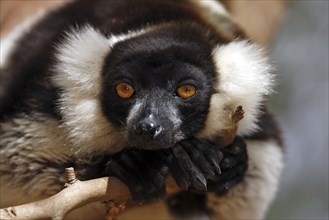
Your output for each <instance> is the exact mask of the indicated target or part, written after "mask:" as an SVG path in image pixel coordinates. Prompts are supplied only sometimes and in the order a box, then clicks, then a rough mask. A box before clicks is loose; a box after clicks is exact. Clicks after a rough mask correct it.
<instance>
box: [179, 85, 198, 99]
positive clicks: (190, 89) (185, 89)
mask: <svg viewBox="0 0 329 220" xmlns="http://www.w3.org/2000/svg"><path fill="white" fill-rule="evenodd" d="M195 93H196V88H195V86H192V85H188V84H187V85H182V86H180V87H178V89H177V95H178V96H180V97H181V98H183V99H188V98H191V97H192V96H194V94H195Z"/></svg>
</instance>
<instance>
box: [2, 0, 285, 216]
mask: <svg viewBox="0 0 329 220" xmlns="http://www.w3.org/2000/svg"><path fill="white" fill-rule="evenodd" d="M210 8H211V15H212V16H208V13H207V11H208V10H209V9H210ZM43 16H44V19H42V20H41V21H40V22H37V23H35V22H28V23H29V25H27V26H28V27H30V28H31V29H29V28H28V27H27V26H22V27H24V28H23V29H21V30H23V31H17V30H18V29H17V30H16V31H14V32H13V34H10V35H8V37H7V38H6V40H1V46H2V45H3V43H4V42H11V41H12V40H14V41H15V43H11V44H8V45H9V46H8V47H7V49H6V51H7V52H5V53H1V72H2V75H4V74H6V75H17V76H21V77H18V78H19V80H17V82H15V83H11V84H10V86H11V87H10V89H8V90H7V89H6V90H4V91H6V93H5V94H1V96H0V99H1V100H0V102H1V104H2V106H1V134H0V135H1V136H0V156H1V160H0V161H1V166H0V169H1V178H0V181H1V182H0V184H1V195H0V196H1V198H2V199H1V206H9V205H17V204H20V203H24V202H28V201H31V200H35V199H40V198H44V197H46V196H49V195H52V194H54V193H56V192H57V191H58V190H60V189H61V187H62V184H63V183H64V179H63V169H64V168H65V167H67V166H77V167H79V169H78V174H77V175H78V177H79V178H80V179H88V178H94V177H95V176H97V174H95V173H93V172H95V170H96V171H98V169H101V168H100V166H99V164H100V163H101V162H100V161H102V160H103V159H104V158H103V156H104V155H112V154H113V153H116V152H119V151H120V150H122V149H126V148H127V147H128V146H129V147H131V146H130V145H131V142H130V141H129V138H128V136H129V129H128V127H127V126H126V124H131V123H133V122H134V121H136V120H137V119H136V118H135V116H136V115H140V114H141V112H142V111H143V110H144V109H145V106H146V103H148V101H149V100H150V99H149V98H148V97H147V96H145V97H144V98H141V99H139V101H138V102H136V104H135V105H134V107H133V108H131V109H129V110H122V109H121V108H116V109H119V110H120V112H118V116H119V117H115V118H110V119H109V117H113V114H112V115H110V116H109V114H108V112H107V110H106V109H108V108H106V107H107V106H106V105H105V107H104V96H105V97H107V95H108V94H109V93H108V92H104V90H105V89H104V88H107V87H110V85H107V84H106V83H105V84H104V82H103V81H104V78H105V79H106V80H107V79H108V80H112V79H111V78H106V74H107V72H106V71H112V69H111V68H110V67H111V65H110V64H113V65H114V64H115V65H119V63H120V62H121V60H120V59H121V57H124V56H126V55H127V54H128V55H130V52H131V53H132V52H134V51H138V50H141V51H144V52H145V51H146V52H147V53H149V54H152V53H153V50H155V49H156V50H158V51H162V50H165V49H166V48H164V47H165V46H166V45H170V46H172V45H178V46H182V45H183V46H184V47H185V43H182V42H184V40H186V39H187V40H188V41H189V42H190V44H188V45H189V47H190V48H191V51H192V52H190V51H189V52H185V53H186V54H183V55H181V56H179V58H178V60H179V59H181V57H186V59H187V60H188V62H192V63H195V62H197V61H196V60H200V63H198V64H197V65H199V66H202V68H203V69H206V71H205V72H207V74H206V76H207V77H206V79H207V80H208V81H209V82H207V83H205V84H207V89H208V90H207V93H205V94H204V96H203V97H205V98H204V99H202V100H206V101H205V103H206V104H199V106H200V108H201V110H200V112H201V113H200V114H198V115H196V116H195V117H194V115H193V114H192V116H193V117H189V118H188V119H185V120H183V119H181V118H180V116H181V115H182V114H184V111H183V110H181V109H178V108H175V106H174V105H171V104H170V105H167V106H165V107H167V109H166V110H165V111H166V112H170V113H171V114H170V117H166V118H169V119H170V120H171V121H175V123H174V124H175V125H176V126H177V128H175V129H173V130H175V131H177V132H175V134H174V139H175V140H176V141H181V140H183V139H184V138H186V137H187V136H189V135H191V134H193V135H194V136H197V137H202V138H205V139H207V140H210V141H212V140H215V138H217V136H218V133H219V132H220V131H221V130H222V129H223V128H225V126H227V124H228V121H227V118H229V116H230V114H231V113H232V112H230V111H229V110H228V109H235V108H236V107H237V106H240V105H241V106H243V109H244V111H245V115H244V119H243V120H242V121H241V122H240V123H239V130H238V135H240V136H242V137H244V139H246V140H247V152H248V157H249V160H248V164H249V166H248V170H247V173H246V176H245V178H244V179H243V180H242V182H241V183H240V184H238V185H236V186H234V187H233V188H230V187H231V186H228V188H230V190H229V191H228V193H226V194H224V195H223V192H221V193H219V192H220V190H219V191H218V192H217V193H216V192H212V193H209V194H201V195H198V196H195V197H194V196H193V195H192V194H190V193H188V196H178V197H177V199H178V202H177V201H176V203H175V204H176V205H177V204H179V203H182V202H184V203H185V202H188V201H185V200H184V199H186V198H187V200H189V199H191V196H192V197H193V198H195V199H196V200H198V201H200V203H199V202H196V204H201V205H200V206H199V205H198V206H199V209H198V208H196V209H195V210H196V212H197V211H199V212H204V213H203V214H202V213H201V214H200V213H199V214H197V215H209V216H210V217H212V218H214V219H244V218H245V219H261V218H264V216H265V213H266V210H267V209H268V207H269V205H270V203H271V201H272V200H273V198H274V196H275V192H276V190H277V187H278V182H279V177H280V173H281V170H282V167H283V158H282V157H283V156H282V154H283V152H282V149H281V148H280V145H281V144H282V143H281V139H280V135H279V130H278V128H277V126H276V124H275V121H274V120H273V118H272V116H271V115H270V114H269V113H268V110H267V108H266V107H265V103H266V98H267V96H268V95H269V94H270V93H271V92H272V87H273V84H274V83H273V80H274V77H273V74H272V68H271V65H270V64H269V62H268V60H267V58H266V55H265V53H264V52H263V51H262V49H261V48H260V47H259V46H257V45H255V44H253V43H251V42H249V41H248V40H246V39H245V38H244V37H243V34H242V32H241V31H240V30H239V29H238V27H237V26H236V25H235V24H234V21H233V19H231V18H230V15H229V13H228V12H227V11H226V10H225V9H224V8H223V7H222V6H221V4H220V3H219V2H217V1H212V2H209V3H200V2H198V1H187V0H181V1H147V0H145V1H144V0H143V1H116V0H113V1H111V0H109V1H95V3H94V4H91V3H90V2H88V1H87V2H85V1H81V2H73V3H68V4H67V6H64V7H62V8H60V9H59V10H56V11H54V12H50V14H49V15H43ZM41 17H42V16H38V18H41ZM32 20H35V19H32ZM54 21H56V22H54ZM19 33H21V34H22V35H21V38H19V36H18V35H19ZM166 34H167V35H168V36H169V37H170V38H169V39H171V37H173V36H175V37H176V40H174V41H170V42H164V43H161V44H160V43H156V42H155V41H152V39H161V38H159V36H160V37H162V36H166ZM144 39H150V40H148V41H144ZM179 39H184V40H183V41H180V40H179ZM34 41H37V42H38V43H39V45H37V47H36V45H35V44H34V43H33V42H34ZM134 42H142V43H140V44H134ZM154 42H155V43H154ZM191 42H192V43H191ZM6 45H7V44H6ZM127 45H128V46H129V47H128V46H127ZM195 45H197V46H195ZM184 47H182V48H184ZM193 48H194V49H193ZM192 49H193V50H192ZM26 51H28V52H29V53H27V52H26ZM196 51H199V52H196ZM204 51H207V52H204ZM22 54H26V56H25V57H24V59H23V58H22ZM163 57H169V54H165V55H164V56H163ZM205 57H207V59H204V58H205ZM138 59H141V60H142V57H140V56H137V58H136V60H135V62H136V63H137V60H138ZM202 60H207V62H201V61H202ZM156 61H157V62H158V60H156ZM157 62H156V63H157ZM170 62H176V60H175V59H171V60H170ZM136 65H141V63H137V64H136ZM136 71H138V69H136ZM169 75H170V74H167V75H164V77H163V78H165V77H166V76H169ZM201 79H202V80H200V81H202V82H203V81H204V80H203V78H201ZM106 80H105V81H106ZM209 85H211V86H209ZM1 86H2V85H1ZM208 87H209V88H208ZM5 88H6V87H5ZM18 88H19V89H18ZM0 91H2V88H0ZM154 91H155V92H154ZM154 91H152V93H151V95H150V97H152V99H153V100H161V99H160V98H159V97H160V95H158V96H156V95H157V90H154ZM159 94H161V93H159ZM197 103H198V102H195V103H193V105H194V106H196V105H198V104H197ZM199 103H201V102H199ZM109 107H111V106H109ZM104 108H105V110H104ZM202 108H203V109H202ZM121 110H122V111H121ZM185 113H186V114H187V113H188V112H185ZM200 115H202V117H200ZM197 116H198V117H200V119H198V117H197ZM122 118H125V119H126V121H122ZM195 119H198V120H195ZM187 121H188V123H192V122H193V123H195V124H193V123H192V124H191V126H186V127H187V128H186V129H185V130H179V129H178V127H181V126H182V124H183V123H187ZM121 122H122V123H121ZM120 124H125V126H121V125H120ZM177 149H179V148H177ZM101 155H102V156H101ZM179 157H181V156H179ZM179 157H178V158H179ZM223 166H224V165H223ZM168 169H170V168H168ZM34 176H37V177H38V178H32V177H34ZM41 178H42V181H41ZM233 185H234V184H233ZM172 201H173V200H172ZM169 204H170V201H169ZM176 205H173V204H170V205H169V206H170V207H171V208H172V209H173V210H175V212H174V213H176V214H178V215H181V216H187V215H189V214H191V213H186V212H184V209H183V211H179V210H178V211H177V206H176ZM94 210H95V211H96V209H94ZM180 210H182V209H180ZM88 211H90V213H92V211H91V210H90V209H88ZM185 211H186V210H185ZM80 214H81V212H80ZM78 215H79V213H78ZM73 218H75V219H76V218H77V216H73Z"/></svg>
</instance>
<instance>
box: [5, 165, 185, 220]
mask: <svg viewBox="0 0 329 220" xmlns="http://www.w3.org/2000/svg"><path fill="white" fill-rule="evenodd" d="M65 175H66V178H67V183H66V184H65V188H64V189H63V190H62V191H60V192H59V193H57V194H55V195H53V196H51V197H49V198H47V199H43V200H39V201H36V202H31V203H28V204H23V205H19V206H14V207H9V208H4V209H0V219H1V220H3V219H11V220H13V219H25V220H28V219H44V218H51V219H53V220H61V219H63V218H64V217H65V215H66V214H68V213H69V212H70V211H72V210H74V209H76V208H79V207H82V206H84V205H86V204H89V203H91V202H97V201H100V202H102V201H107V200H111V201H114V203H116V204H122V203H125V202H126V201H127V200H129V199H130V198H131V194H130V192H129V189H128V187H127V186H126V185H125V184H124V183H123V182H121V181H120V180H119V179H117V178H115V177H103V178H98V179H92V180H88V181H79V180H78V179H76V177H75V174H74V169H73V168H67V169H66V170H65ZM178 191H179V188H178V186H177V185H176V184H175V183H174V181H173V180H171V179H169V180H168V184H167V193H168V194H173V193H175V192H178ZM120 210H121V209H120ZM109 213H110V215H111V214H112V215H116V214H118V213H117V212H116V211H112V212H111V210H110V212H109ZM109 219H111V218H109Z"/></svg>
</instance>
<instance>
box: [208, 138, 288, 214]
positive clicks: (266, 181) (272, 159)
mask: <svg viewBox="0 0 329 220" xmlns="http://www.w3.org/2000/svg"><path fill="white" fill-rule="evenodd" d="M247 150H248V156H249V160H248V161H249V164H248V170H247V173H246V176H245V178H244V180H243V182H242V183H240V184H238V185H236V186H235V187H234V188H232V189H231V190H230V191H229V192H228V193H227V194H226V195H225V196H221V197H218V196H216V195H215V194H212V193H210V194H208V206H209V207H210V208H211V209H212V210H213V211H215V215H214V219H264V217H265V214H266V211H267V210H268V208H269V206H270V204H271V202H272V201H273V199H274V197H275V195H276V192H277V189H278V186H279V181H280V176H281V173H282V170H283V166H284V165H283V160H284V159H283V152H282V149H281V147H280V146H278V144H277V143H276V142H275V141H267V142H264V141H247Z"/></svg>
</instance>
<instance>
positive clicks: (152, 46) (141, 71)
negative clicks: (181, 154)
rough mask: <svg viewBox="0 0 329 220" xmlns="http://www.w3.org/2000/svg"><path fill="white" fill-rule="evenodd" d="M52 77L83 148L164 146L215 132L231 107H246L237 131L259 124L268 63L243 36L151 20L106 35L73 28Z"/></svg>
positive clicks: (73, 138)
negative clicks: (220, 38) (215, 35)
mask: <svg viewBox="0 0 329 220" xmlns="http://www.w3.org/2000/svg"><path fill="white" fill-rule="evenodd" d="M56 58H57V62H56V65H55V71H56V74H54V75H55V76H54V78H53V81H54V83H55V84H56V85H57V86H59V87H60V88H61V89H62V91H63V93H62V96H61V102H60V104H59V107H60V109H61V112H62V115H63V127H64V129H66V131H67V132H68V140H69V141H70V142H71V143H72V144H73V146H76V147H78V148H80V149H81V152H83V151H86V150H87V151H98V152H99V151H100V150H101V151H107V152H111V153H113V152H116V151H118V150H121V149H123V148H127V147H137V148H143V149H159V148H167V147H171V146H174V144H175V143H177V142H178V141H180V140H182V139H185V138H188V137H191V136H193V135H197V136H203V137H207V138H210V139H211V138H215V137H216V136H218V134H219V133H220V132H221V130H223V129H225V128H226V126H227V124H228V123H229V120H230V116H231V115H230V114H232V111H230V109H235V108H236V107H237V106H239V105H241V106H243V108H244V111H245V112H246V114H245V117H244V119H243V120H242V121H241V122H240V125H239V131H238V133H239V134H248V133H250V132H252V131H253V130H254V129H256V128H257V126H256V122H257V114H258V109H259V106H260V105H261V102H262V100H263V96H264V95H266V94H267V93H268V92H270V90H271V84H272V83H271V81H272V75H271V74H270V71H269V70H270V66H269V65H268V64H267V61H266V58H265V57H264V55H263V53H262V52H261V51H260V50H259V48H258V47H257V46H255V45H253V44H250V43H248V42H246V41H239V40H236V41H232V42H229V43H219V42H215V41H213V40H212V39H211V37H210V36H209V35H208V34H207V31H206V30H205V29H203V28H202V27H199V26H195V25H184V26H180V25H177V24H167V25H160V26H156V27H149V28H146V29H143V30H141V31H136V32H130V33H128V34H126V35H119V36H110V37H106V36H104V35H103V34H102V33H101V32H99V31H97V30H95V29H94V28H92V27H85V28H82V29H80V30H72V31H71V32H70V33H68V34H67V37H66V40H65V41H64V42H63V43H62V44H60V45H58V48H57V55H56Z"/></svg>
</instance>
